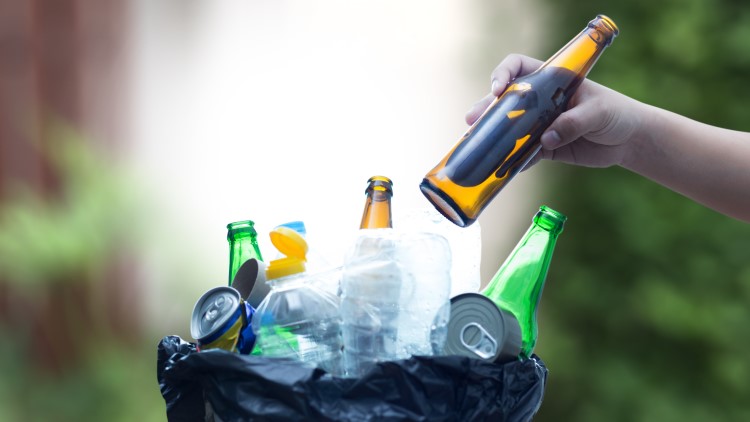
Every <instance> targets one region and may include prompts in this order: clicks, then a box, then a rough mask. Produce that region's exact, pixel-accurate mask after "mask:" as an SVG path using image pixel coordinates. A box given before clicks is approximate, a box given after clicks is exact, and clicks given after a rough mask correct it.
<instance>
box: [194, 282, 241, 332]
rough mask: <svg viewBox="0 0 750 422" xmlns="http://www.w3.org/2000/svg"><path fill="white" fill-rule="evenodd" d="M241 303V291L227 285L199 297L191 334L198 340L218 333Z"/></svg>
mask: <svg viewBox="0 0 750 422" xmlns="http://www.w3.org/2000/svg"><path fill="white" fill-rule="evenodd" d="M239 305H240V293H239V292H238V291H237V289H234V288H232V287H227V286H219V287H214V288H213V289H211V290H209V291H207V292H206V293H204V294H203V296H201V297H200V299H198V302H196V303H195V307H194V308H193V315H192V317H191V319H190V335H192V336H193V338H194V339H196V340H197V341H198V342H200V341H201V340H203V339H205V338H206V337H209V336H212V335H214V334H216V333H217V331H218V330H219V329H221V327H223V326H224V324H225V323H226V322H227V321H229V319H230V318H232V316H233V315H234V312H235V311H236V310H237V307H238V306H239Z"/></svg>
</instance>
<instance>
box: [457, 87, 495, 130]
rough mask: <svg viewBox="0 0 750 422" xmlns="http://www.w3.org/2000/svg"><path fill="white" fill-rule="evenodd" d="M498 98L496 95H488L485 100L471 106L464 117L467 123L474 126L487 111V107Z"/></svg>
mask: <svg viewBox="0 0 750 422" xmlns="http://www.w3.org/2000/svg"><path fill="white" fill-rule="evenodd" d="M495 98H496V95H494V94H492V93H490V94H487V96H485V97H484V98H482V99H481V100H479V101H478V102H477V103H476V104H474V105H473V106H471V109H470V110H469V111H467V112H466V115H465V116H464V119H465V120H466V123H468V124H469V125H473V124H474V122H476V121H477V119H479V116H481V115H482V113H484V111H485V110H487V107H489V106H490V104H492V101H493V100H494V99H495Z"/></svg>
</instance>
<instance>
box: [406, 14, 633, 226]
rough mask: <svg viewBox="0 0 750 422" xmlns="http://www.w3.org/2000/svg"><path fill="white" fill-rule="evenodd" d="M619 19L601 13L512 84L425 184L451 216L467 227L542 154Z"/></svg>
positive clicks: (431, 197) (434, 200) (433, 200)
mask: <svg viewBox="0 0 750 422" xmlns="http://www.w3.org/2000/svg"><path fill="white" fill-rule="evenodd" d="M617 34H618V29H617V26H616V25H615V23H614V22H613V21H612V20H611V19H609V18H608V17H606V16H603V15H598V16H597V17H596V18H595V19H594V20H592V21H591V22H589V24H588V26H587V27H586V28H585V29H584V30H583V31H581V32H580V33H579V34H578V35H577V36H576V37H575V38H573V39H572V40H571V41H570V42H568V44H566V45H565V46H564V47H563V48H562V49H560V51H558V52H557V53H556V54H555V55H553V56H552V57H551V58H549V59H548V60H547V61H546V62H545V63H544V64H542V66H541V67H540V68H539V69H537V70H536V71H534V72H533V73H531V74H528V75H526V76H522V77H519V78H517V79H515V80H513V81H511V83H510V84H509V86H508V87H507V88H506V90H505V92H503V94H502V95H500V96H499V97H498V98H496V99H495V101H494V102H493V103H492V104H491V105H490V106H489V108H488V109H487V110H486V111H485V112H484V114H482V116H481V117H480V118H479V119H478V120H477V121H476V122H475V123H474V124H473V125H472V126H471V127H470V128H469V129H468V131H467V132H466V133H465V134H464V136H463V137H462V138H461V139H460V140H459V141H458V143H457V144H456V145H455V146H454V147H453V149H451V150H450V151H449V152H448V154H447V155H446V156H445V157H444V158H443V159H442V161H440V162H439V163H438V164H437V166H435V168H433V169H432V170H431V171H430V172H429V173H427V175H426V176H425V177H424V179H423V180H422V183H421V184H420V189H421V190H422V193H423V194H424V195H425V196H426V197H427V199H428V200H429V201H430V202H431V203H432V204H433V205H434V206H435V208H437V210H438V211H440V212H441V213H442V214H443V215H444V216H445V217H446V218H448V219H449V220H450V221H452V222H453V223H455V224H457V225H459V226H461V227H466V226H469V225H471V224H472V223H473V222H474V221H475V220H476V219H477V218H478V217H479V215H480V214H481V212H482V211H483V210H484V208H485V207H486V206H487V205H488V204H489V202H490V201H491V200H492V199H493V198H494V197H495V195H497V194H498V193H499V192H500V190H502V188H503V187H505V186H506V185H507V184H508V182H510V180H511V179H512V178H513V177H514V176H515V175H516V174H518V172H520V171H521V170H522V169H523V168H524V166H526V164H527V163H528V162H529V161H530V160H531V159H532V158H533V157H534V155H536V153H537V152H538V151H539V149H540V147H541V144H540V143H539V138H540V137H541V136H542V133H544V131H545V130H546V129H547V128H548V127H549V126H550V124H552V122H553V121H554V120H555V119H556V118H557V117H558V116H559V115H560V114H561V113H562V112H563V111H564V110H565V109H566V107H567V104H568V101H569V100H570V98H571V97H572V96H573V94H574V93H575V91H576V89H577V88H578V86H579V85H580V84H581V82H582V81H583V79H585V78H586V75H588V73H589V71H590V70H591V68H592V67H593V66H594V64H595V63H596V61H597V59H598V58H599V56H600V55H601V54H602V52H603V51H604V49H605V48H606V47H607V46H608V45H609V44H610V43H611V42H612V40H613V39H614V38H615V37H616V36H617Z"/></svg>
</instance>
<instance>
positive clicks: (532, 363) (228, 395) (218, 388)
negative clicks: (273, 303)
mask: <svg viewBox="0 0 750 422" xmlns="http://www.w3.org/2000/svg"><path fill="white" fill-rule="evenodd" d="M157 377H158V380H159V386H160V388H161V392H162V395H163V396H164V400H165V401H166V405H167V417H168V419H169V420H170V421H203V420H216V421H239V420H243V421H247V420H251V421H252V420H257V421H302V420H311V421H312V420H314V421H357V422H364V421H529V420H531V419H532V418H533V416H534V415H535V414H536V412H537V410H538V409H539V406H540V405H541V402H542V396H543V393H544V387H545V383H546V379H547V368H546V367H545V366H544V363H543V362H542V361H541V360H540V359H539V358H538V357H537V356H533V357H532V358H531V359H527V360H523V361H514V362H510V363H507V364H503V365H498V364H492V363H489V362H485V361H482V360H479V359H472V358H468V357H461V356H429V357H427V356H415V357H412V358H410V359H406V360H396V361H391V362H382V363H379V364H378V365H376V366H375V368H374V369H373V370H371V371H370V372H369V373H367V374H366V375H365V376H364V377H361V378H358V379H343V378H336V377H332V376H331V375H329V374H328V373H326V372H325V371H323V370H321V369H318V368H311V367H309V366H306V365H304V364H302V363H299V362H293V361H288V360H281V359H270V358H262V357H257V356H247V355H239V354H234V353H230V352H226V351H223V350H208V351H204V352H200V353H197V352H196V349H195V345H194V344H193V343H187V342H185V341H183V340H182V339H181V338H179V337H177V336H168V337H165V338H164V339H162V341H161V342H160V343H159V347H158V365H157Z"/></svg>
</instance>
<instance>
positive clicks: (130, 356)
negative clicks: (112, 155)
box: [0, 123, 165, 422]
mask: <svg viewBox="0 0 750 422" xmlns="http://www.w3.org/2000/svg"><path fill="white" fill-rule="evenodd" d="M45 133H48V134H49V139H45V142H43V143H42V142H39V144H38V145H37V146H38V147H39V151H40V153H41V154H42V155H43V156H44V157H46V159H48V160H49V162H50V163H51V165H52V168H53V171H54V172H55V174H56V175H57V176H58V177H59V180H58V182H59V192H54V193H53V194H51V195H50V194H48V195H45V194H42V193H40V192H38V191H35V190H32V189H31V188H30V187H28V186H23V185H16V186H14V191H15V194H12V195H9V198H7V199H6V200H5V201H4V202H2V203H0V338H2V343H3V345H2V347H0V421H123V422H124V421H136V420H137V421H148V420H164V417H165V409H164V401H163V399H162V398H161V395H160V394H159V389H158V384H157V382H156V364H155V360H156V350H155V347H154V346H155V341H154V339H153V337H147V336H146V335H144V333H143V332H142V330H141V329H139V328H136V333H135V335H133V333H131V332H129V331H127V332H126V330H124V329H123V327H121V326H119V328H118V326H117V325H113V324H111V322H112V320H113V315H114V314H116V313H117V311H121V310H115V309H113V308H112V305H113V304H117V303H118V301H117V298H113V297H112V295H113V294H116V293H115V291H113V290H112V281H113V280H115V281H122V278H116V277H114V278H113V275H114V274H113V269H112V268H111V265H112V263H113V262H115V261H116V260H117V258H116V257H117V256H118V255H119V254H122V253H123V252H126V251H127V250H129V248H131V247H132V245H131V244H129V239H131V237H132V234H133V231H134V230H135V227H134V224H133V221H132V219H130V217H131V216H132V213H130V212H128V210H129V209H130V208H129V207H130V204H131V203H132V201H133V195H132V192H131V190H130V189H128V187H129V185H128V184H127V183H125V179H124V176H123V174H122V173H121V172H120V170H119V168H118V167H117V165H116V163H114V162H113V161H112V160H108V159H107V158H105V157H104V156H103V154H99V153H98V152H97V151H95V150H94V148H93V147H92V145H93V144H92V143H91V142H90V141H89V140H86V139H84V138H83V137H82V136H81V135H80V134H79V133H78V132H76V131H75V130H74V129H72V128H70V127H68V126H66V125H64V124H62V123H54V124H52V127H51V128H50V129H49V130H48V131H45ZM128 281H131V280H128ZM135 287H136V286H135V285H132V286H128V287H126V288H135ZM122 290H124V289H120V290H117V291H122ZM126 303H127V302H126ZM128 304H131V303H128ZM50 310H51V311H50ZM128 311H129V313H128V314H127V315H126V316H125V318H126V319H127V320H128V321H126V324H125V325H127V326H136V327H138V324H139V322H140V316H139V313H138V309H128ZM40 338H41V340H40Z"/></svg>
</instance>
